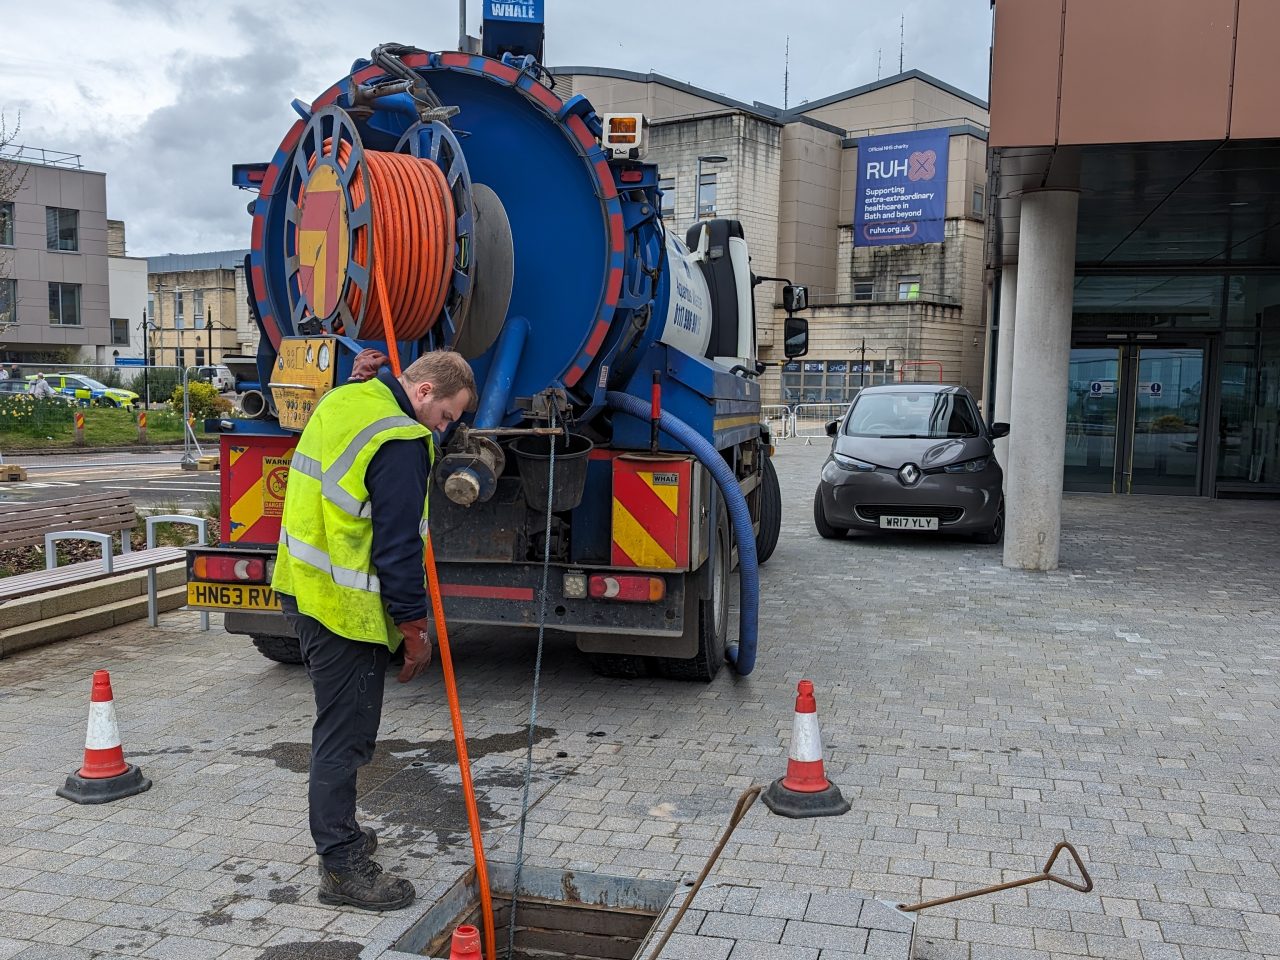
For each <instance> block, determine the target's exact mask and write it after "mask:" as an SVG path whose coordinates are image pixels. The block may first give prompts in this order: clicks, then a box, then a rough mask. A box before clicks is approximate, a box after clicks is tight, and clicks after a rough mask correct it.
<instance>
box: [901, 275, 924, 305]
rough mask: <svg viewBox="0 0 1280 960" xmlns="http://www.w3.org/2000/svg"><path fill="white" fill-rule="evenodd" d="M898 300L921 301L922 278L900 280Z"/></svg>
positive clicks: (910, 277) (913, 277)
mask: <svg viewBox="0 0 1280 960" xmlns="http://www.w3.org/2000/svg"><path fill="white" fill-rule="evenodd" d="M898 299H899V300H919V299H920V278H919V277H915V276H908V277H899V278H898Z"/></svg>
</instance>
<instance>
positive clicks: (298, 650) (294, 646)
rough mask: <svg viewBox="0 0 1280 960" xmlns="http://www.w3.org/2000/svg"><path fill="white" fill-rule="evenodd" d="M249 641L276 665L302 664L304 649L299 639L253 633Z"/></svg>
mask: <svg viewBox="0 0 1280 960" xmlns="http://www.w3.org/2000/svg"><path fill="white" fill-rule="evenodd" d="M249 639H250V640H252V641H253V645H254V646H255V647H257V648H258V652H259V653H260V654H262V655H263V656H264V657H266V658H267V659H268V660H274V661H275V662H276V663H301V662H302V647H301V646H300V645H299V643H298V638H297V637H277V636H273V635H271V634H267V633H251V634H249Z"/></svg>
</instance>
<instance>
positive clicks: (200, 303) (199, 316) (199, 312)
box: [191, 290, 204, 327]
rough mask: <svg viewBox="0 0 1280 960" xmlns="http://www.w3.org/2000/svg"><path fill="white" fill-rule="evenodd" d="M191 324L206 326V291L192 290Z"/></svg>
mask: <svg viewBox="0 0 1280 960" xmlns="http://www.w3.org/2000/svg"><path fill="white" fill-rule="evenodd" d="M191 325H192V326H193V327H203V326H204V291H203V290H192V291H191Z"/></svg>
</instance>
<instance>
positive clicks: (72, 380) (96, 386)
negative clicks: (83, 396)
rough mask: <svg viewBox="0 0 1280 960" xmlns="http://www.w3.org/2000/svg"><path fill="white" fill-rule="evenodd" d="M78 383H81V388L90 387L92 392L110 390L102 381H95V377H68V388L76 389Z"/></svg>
mask: <svg viewBox="0 0 1280 960" xmlns="http://www.w3.org/2000/svg"><path fill="white" fill-rule="evenodd" d="M77 381H79V383H80V385H81V386H85V387H88V388H89V389H90V390H108V389H110V388H109V387H108V386H107V385H106V384H105V383H103V382H102V381H100V380H95V379H93V377H67V386H69V387H74V386H75V385H76V382H77Z"/></svg>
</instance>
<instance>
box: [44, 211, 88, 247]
mask: <svg viewBox="0 0 1280 960" xmlns="http://www.w3.org/2000/svg"><path fill="white" fill-rule="evenodd" d="M44 232H45V241H46V245H47V246H48V248H49V249H50V250H66V251H71V252H74V251H76V250H79V249H80V211H79V210H64V209H63V208H62V207H45V208H44Z"/></svg>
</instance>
